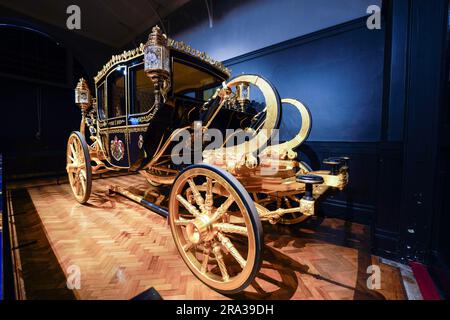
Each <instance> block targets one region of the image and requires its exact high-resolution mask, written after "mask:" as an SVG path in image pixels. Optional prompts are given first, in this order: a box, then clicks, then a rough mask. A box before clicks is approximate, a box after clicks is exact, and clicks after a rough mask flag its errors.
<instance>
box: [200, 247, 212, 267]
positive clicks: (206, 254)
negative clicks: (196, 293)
mask: <svg viewBox="0 0 450 320" xmlns="http://www.w3.org/2000/svg"><path fill="white" fill-rule="evenodd" d="M210 253H211V248H210V247H206V248H205V249H204V250H203V260H202V267H201V269H200V271H201V272H202V273H205V272H206V271H208V262H209V254H210Z"/></svg>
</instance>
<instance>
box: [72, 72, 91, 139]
mask: <svg viewBox="0 0 450 320" xmlns="http://www.w3.org/2000/svg"><path fill="white" fill-rule="evenodd" d="M75 103H76V104H77V105H78V106H79V107H80V109H81V123H80V132H81V133H82V134H83V135H84V129H85V123H86V116H87V111H88V109H89V108H90V107H91V105H92V98H91V91H90V90H89V87H88V84H87V82H86V80H84V79H83V78H81V79H80V80H79V81H78V83H77V86H76V87H75Z"/></svg>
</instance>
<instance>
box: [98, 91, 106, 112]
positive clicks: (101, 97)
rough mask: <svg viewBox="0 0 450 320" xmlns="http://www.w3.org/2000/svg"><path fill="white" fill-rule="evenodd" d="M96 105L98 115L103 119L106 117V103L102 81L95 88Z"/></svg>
mask: <svg viewBox="0 0 450 320" xmlns="http://www.w3.org/2000/svg"><path fill="white" fill-rule="evenodd" d="M97 106H98V110H97V112H98V117H99V119H101V120H103V119H105V118H106V105H105V85H104V84H103V83H102V84H101V85H100V86H98V88H97Z"/></svg>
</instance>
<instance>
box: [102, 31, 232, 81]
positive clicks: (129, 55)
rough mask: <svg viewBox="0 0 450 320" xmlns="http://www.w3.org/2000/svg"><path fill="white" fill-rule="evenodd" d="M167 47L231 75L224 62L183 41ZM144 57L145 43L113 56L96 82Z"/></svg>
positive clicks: (170, 40) (174, 42) (169, 42)
mask: <svg viewBox="0 0 450 320" xmlns="http://www.w3.org/2000/svg"><path fill="white" fill-rule="evenodd" d="M167 46H168V47H169V48H170V49H172V50H176V51H180V52H183V53H185V54H188V55H190V56H193V57H195V58H198V59H200V60H202V61H203V62H206V63H207V64H209V65H211V66H212V67H214V68H216V69H218V70H219V71H221V72H223V73H225V74H226V75H227V76H228V77H229V76H230V75H231V70H230V69H228V68H227V67H225V66H224V65H223V63H222V62H220V61H217V60H214V59H213V58H211V57H210V56H209V55H208V54H207V53H205V52H201V51H199V50H196V49H194V48H192V47H191V46H189V45H187V44H186V43H184V42H183V41H175V40H173V39H168V40H167ZM143 55H144V44H143V43H141V44H139V46H138V47H137V48H134V49H132V50H128V51H124V52H122V53H121V54H117V55H113V56H112V57H111V59H110V60H109V61H108V62H107V63H106V64H105V65H104V66H103V68H102V69H101V70H100V71H99V72H98V73H97V75H96V76H95V77H94V80H95V82H96V83H97V82H98V81H99V80H100V79H101V78H103V76H105V75H106V74H107V73H108V71H109V70H110V69H111V68H112V67H113V66H115V65H116V64H118V63H123V62H126V61H129V60H132V59H135V58H137V57H140V56H143Z"/></svg>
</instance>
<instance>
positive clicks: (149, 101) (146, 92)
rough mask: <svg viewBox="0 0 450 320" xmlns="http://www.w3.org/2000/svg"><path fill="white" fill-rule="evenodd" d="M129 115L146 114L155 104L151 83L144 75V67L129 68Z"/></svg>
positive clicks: (141, 65)
mask: <svg viewBox="0 0 450 320" xmlns="http://www.w3.org/2000/svg"><path fill="white" fill-rule="evenodd" d="M130 88H131V92H132V94H131V106H130V113H131V114H139V113H144V112H147V111H148V110H150V109H151V107H152V106H153V104H154V103H155V95H154V87H153V82H152V81H151V80H150V78H149V77H147V76H146V75H145V72H144V65H143V64H140V65H138V66H136V67H133V68H130Z"/></svg>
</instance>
